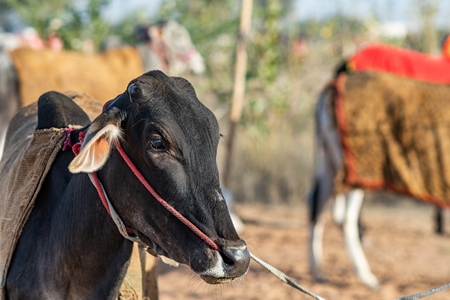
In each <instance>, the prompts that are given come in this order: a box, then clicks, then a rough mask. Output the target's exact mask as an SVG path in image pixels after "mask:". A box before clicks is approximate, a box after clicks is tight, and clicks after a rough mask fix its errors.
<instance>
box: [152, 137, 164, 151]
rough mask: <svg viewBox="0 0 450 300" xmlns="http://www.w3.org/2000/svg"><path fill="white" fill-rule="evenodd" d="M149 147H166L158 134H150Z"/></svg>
mask: <svg viewBox="0 0 450 300" xmlns="http://www.w3.org/2000/svg"><path fill="white" fill-rule="evenodd" d="M149 144H150V147H151V148H152V149H153V150H156V151H164V150H165V149H166V145H165V144H164V141H163V139H162V138H161V137H160V136H157V135H155V136H152V137H151V138H150V142H149Z"/></svg>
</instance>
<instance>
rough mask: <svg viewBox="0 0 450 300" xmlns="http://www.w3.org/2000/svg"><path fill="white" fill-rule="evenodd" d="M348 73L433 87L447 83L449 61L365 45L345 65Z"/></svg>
mask: <svg viewBox="0 0 450 300" xmlns="http://www.w3.org/2000/svg"><path fill="white" fill-rule="evenodd" d="M348 69H349V70H350V71H355V72H359V71H380V72H388V73H392V74H395V75H398V76H403V77H410V78H414V79H418V80H424V81H429V82H435V83H450V59H448V58H446V57H445V56H432V55H428V54H425V53H421V52H417V51H413V50H408V49H403V48H398V47H394V46H390V45H379V44H374V45H369V46H367V47H365V48H364V49H362V50H361V51H359V52H358V53H356V54H355V55H354V56H352V57H351V58H350V59H349V61H348Z"/></svg>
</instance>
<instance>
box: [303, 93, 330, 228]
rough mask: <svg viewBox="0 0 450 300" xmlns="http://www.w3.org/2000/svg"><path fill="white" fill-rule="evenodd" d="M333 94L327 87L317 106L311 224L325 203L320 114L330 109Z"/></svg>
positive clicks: (309, 202) (310, 196) (310, 193)
mask: <svg viewBox="0 0 450 300" xmlns="http://www.w3.org/2000/svg"><path fill="white" fill-rule="evenodd" d="M330 92H331V90H330V87H328V86H327V87H325V88H324V89H323V90H322V91H321V92H320V94H319V97H318V101H317V104H316V109H315V114H314V119H315V120H314V121H315V122H314V124H315V147H316V150H315V151H314V153H315V159H314V160H315V170H316V173H315V175H314V181H313V184H312V188H311V190H310V192H309V194H308V196H307V200H308V207H309V221H310V223H311V224H315V223H316V222H317V219H318V217H319V215H320V213H321V211H322V208H323V206H324V204H325V203H323V202H324V201H323V199H321V197H320V194H321V192H320V190H321V188H322V186H321V176H322V175H323V174H321V173H322V172H323V170H322V167H321V165H322V164H323V163H324V162H325V160H326V159H327V158H326V157H325V155H326V151H325V149H324V148H325V143H324V138H323V132H322V130H321V126H320V122H321V118H320V114H321V112H322V111H324V110H327V109H328V105H329V103H328V99H329V93H330Z"/></svg>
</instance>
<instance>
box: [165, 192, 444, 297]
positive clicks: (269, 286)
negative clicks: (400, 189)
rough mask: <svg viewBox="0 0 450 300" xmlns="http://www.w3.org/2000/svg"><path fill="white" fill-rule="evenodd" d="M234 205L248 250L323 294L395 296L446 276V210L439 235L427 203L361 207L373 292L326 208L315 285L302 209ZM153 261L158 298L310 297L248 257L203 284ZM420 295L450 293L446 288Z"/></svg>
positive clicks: (187, 272) (432, 284) (439, 282)
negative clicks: (241, 268)
mask: <svg viewBox="0 0 450 300" xmlns="http://www.w3.org/2000/svg"><path fill="white" fill-rule="evenodd" d="M237 211H238V212H239V214H240V216H241V217H242V219H243V220H244V222H245V224H246V228H245V232H244V233H242V234H241V237H242V238H243V239H244V240H245V241H246V242H247V244H248V247H249V249H250V251H252V252H253V253H254V254H255V255H256V256H258V257H260V258H261V259H263V260H265V261H267V262H268V263H270V264H272V265H273V266H275V267H277V268H279V269H280V270H282V271H283V272H285V273H286V274H287V275H288V276H290V277H291V278H292V279H293V280H294V281H296V282H297V283H299V284H300V285H302V286H303V287H305V288H306V289H309V290H311V291H312V292H314V293H316V294H319V295H320V296H322V297H324V298H325V299H334V300H339V299H345V300H347V299H364V300H371V299H373V300H375V299H376V300H384V299H395V298H397V297H400V296H405V295H409V294H413V293H416V292H419V291H424V290H427V289H430V288H432V287H436V286H439V285H442V284H445V283H448V282H450V220H449V219H450V211H446V212H445V219H446V224H445V225H446V234H444V235H443V236H439V235H436V234H434V231H433V228H434V227H433V226H434V225H433V215H434V208H433V207H431V206H428V205H422V204H418V203H417V202H414V201H405V200H401V201H398V202H396V203H395V204H392V205H386V204H380V203H378V204H376V203H371V204H366V205H365V206H364V208H363V222H364V224H365V226H366V228H367V230H366V233H365V239H364V247H365V252H366V255H367V257H368V259H369V262H370V264H371V267H372V270H373V272H374V273H375V275H376V276H377V277H378V279H379V281H380V282H381V286H380V287H379V288H378V289H376V290H372V289H369V288H367V287H365V286H364V285H362V284H361V283H360V282H359V281H358V280H357V278H356V277H355V275H354V273H353V271H352V267H351V265H350V262H349V259H348V257H347V254H346V252H345V248H344V244H343V239H342V234H341V231H340V228H339V227H338V226H337V225H335V224H334V223H333V222H332V220H331V213H330V211H327V218H328V221H327V225H326V227H325V234H324V235H325V236H324V255H325V264H324V267H325V273H326V275H327V277H328V282H327V283H325V284H319V283H315V282H314V281H313V280H312V278H311V276H310V275H309V273H308V253H307V239H308V229H307V228H308V226H307V217H306V216H307V211H306V207H304V206H302V207H288V206H281V207H280V206H263V205H254V204H252V205H250V204H245V205H238V206H237ZM158 267H159V271H160V274H161V275H160V276H159V279H158V284H159V288H160V299H161V300H169V299H219V300H226V299H265V300H270V299H273V300H275V299H276V300H278V299H312V298H310V297H309V296H306V295H304V294H302V293H301V292H299V291H297V290H295V289H293V288H291V287H290V286H288V285H286V284H284V283H283V282H281V281H279V280H278V279H276V278H275V277H274V276H273V275H271V274H270V273H269V272H268V271H266V270H265V269H263V268H262V267H260V266H259V265H258V264H256V263H255V262H253V261H252V263H251V267H250V270H249V272H248V273H247V275H245V276H244V278H243V279H242V280H237V281H236V282H233V283H231V284H228V285H220V286H211V285H207V284H206V283H204V282H203V281H202V280H201V279H199V277H198V276H196V275H195V274H194V273H193V272H191V271H190V270H189V269H188V268H187V267H179V268H172V267H169V266H166V265H162V264H161V265H158ZM426 299H427V300H428V299H429V300H438V299H450V289H449V290H447V291H445V292H441V293H439V294H436V295H432V296H429V297H427V298H426Z"/></svg>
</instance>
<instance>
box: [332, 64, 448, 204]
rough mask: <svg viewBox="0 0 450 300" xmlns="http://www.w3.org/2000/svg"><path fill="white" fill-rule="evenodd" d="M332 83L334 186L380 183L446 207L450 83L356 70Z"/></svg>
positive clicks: (372, 187) (376, 184) (376, 187)
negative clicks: (339, 148)
mask: <svg viewBox="0 0 450 300" xmlns="http://www.w3.org/2000/svg"><path fill="white" fill-rule="evenodd" d="M344 76H346V75H344ZM336 87H337V96H336V98H335V112H336V120H337V124H338V128H339V131H340V137H341V142H342V145H343V150H344V171H343V174H341V175H342V176H338V181H337V182H336V187H337V191H338V192H339V190H341V191H343V189H345V188H348V187H349V186H351V187H363V188H367V189H381V188H383V189H388V190H392V191H396V192H400V193H404V194H408V195H411V196H413V197H415V198H417V199H421V200H424V201H427V202H432V203H434V204H437V205H439V206H442V207H445V206H450V86H449V85H444V84H434V83H428V82H424V81H418V80H413V79H408V78H402V77H398V76H395V75H392V74H387V73H377V72H361V73H352V74H349V75H348V76H347V77H340V78H339V79H338V84H337V85H336ZM342 183H343V184H342Z"/></svg>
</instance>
